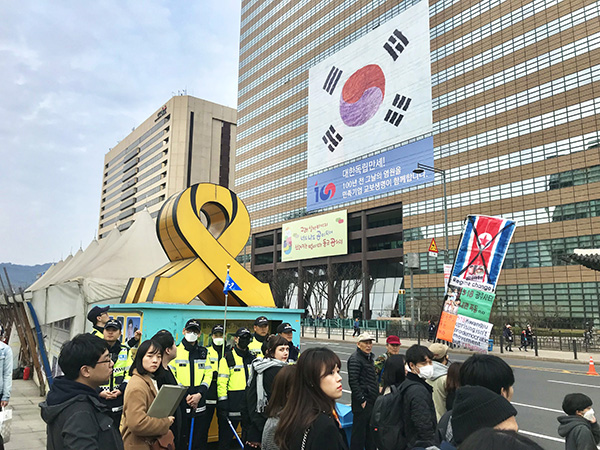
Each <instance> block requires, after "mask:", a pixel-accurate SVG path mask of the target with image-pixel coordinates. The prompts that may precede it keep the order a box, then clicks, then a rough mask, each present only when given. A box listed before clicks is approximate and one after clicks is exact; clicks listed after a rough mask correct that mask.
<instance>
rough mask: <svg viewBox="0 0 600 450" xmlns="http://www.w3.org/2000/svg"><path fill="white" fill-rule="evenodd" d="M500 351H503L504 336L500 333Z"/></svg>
mask: <svg viewBox="0 0 600 450" xmlns="http://www.w3.org/2000/svg"><path fill="white" fill-rule="evenodd" d="M500 353H504V336H503V335H500Z"/></svg>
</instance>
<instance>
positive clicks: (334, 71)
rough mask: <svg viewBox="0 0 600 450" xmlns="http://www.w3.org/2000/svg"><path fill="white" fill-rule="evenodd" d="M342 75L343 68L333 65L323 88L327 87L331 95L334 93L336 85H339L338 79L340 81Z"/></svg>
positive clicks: (326, 89)
mask: <svg viewBox="0 0 600 450" xmlns="http://www.w3.org/2000/svg"><path fill="white" fill-rule="evenodd" d="M341 76H342V70H341V69H338V68H337V67H335V66H332V67H331V70H330V71H329V75H327V79H326V80H325V84H324V85H323V89H325V91H326V92H327V93H328V94H329V95H331V94H333V91H335V87H336V86H337V84H338V81H340V77H341Z"/></svg>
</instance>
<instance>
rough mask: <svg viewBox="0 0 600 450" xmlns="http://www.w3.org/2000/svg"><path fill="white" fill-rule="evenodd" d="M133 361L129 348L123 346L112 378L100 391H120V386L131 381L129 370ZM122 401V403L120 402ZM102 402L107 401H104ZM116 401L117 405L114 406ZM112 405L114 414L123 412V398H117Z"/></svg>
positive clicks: (111, 375)
mask: <svg viewBox="0 0 600 450" xmlns="http://www.w3.org/2000/svg"><path fill="white" fill-rule="evenodd" d="M131 363H132V360H131V359H130V358H129V348H128V347H126V346H124V345H121V350H120V351H119V354H118V356H117V360H116V361H115V365H114V366H113V371H112V373H111V374H110V378H109V379H108V383H106V384H105V385H103V386H100V389H101V390H103V391H114V390H115V389H118V388H119V386H120V385H121V384H122V383H123V382H126V381H129V379H130V378H131V376H130V375H129V369H130V368H131ZM119 400H120V401H119ZM102 401H106V400H104V399H102ZM115 401H116V403H117V405H115V404H114V402H115ZM111 403H112V404H110V405H109V406H110V409H111V411H112V412H119V411H122V410H123V396H122V395H121V396H120V397H117V400H113V401H112V402H111Z"/></svg>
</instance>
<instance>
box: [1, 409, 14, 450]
mask: <svg viewBox="0 0 600 450" xmlns="http://www.w3.org/2000/svg"><path fill="white" fill-rule="evenodd" d="M12 413H13V411H12V409H8V408H2V411H0V435H2V439H3V440H4V443H7V442H9V441H10V428H11V424H12Z"/></svg>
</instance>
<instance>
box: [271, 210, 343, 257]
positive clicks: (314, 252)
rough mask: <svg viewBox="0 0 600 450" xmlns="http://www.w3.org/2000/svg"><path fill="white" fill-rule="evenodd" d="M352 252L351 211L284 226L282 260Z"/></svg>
mask: <svg viewBox="0 0 600 450" xmlns="http://www.w3.org/2000/svg"><path fill="white" fill-rule="evenodd" d="M347 253H348V212H347V211H346V210H342V211H336V212H332V213H328V214H320V215H318V216H312V217H307V218H305V219H301V220H296V221H294V222H289V223H285V224H283V226H282V251H281V260H282V261H297V260H299V259H310V258H319V257H322V256H335V255H345V254H347Z"/></svg>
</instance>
